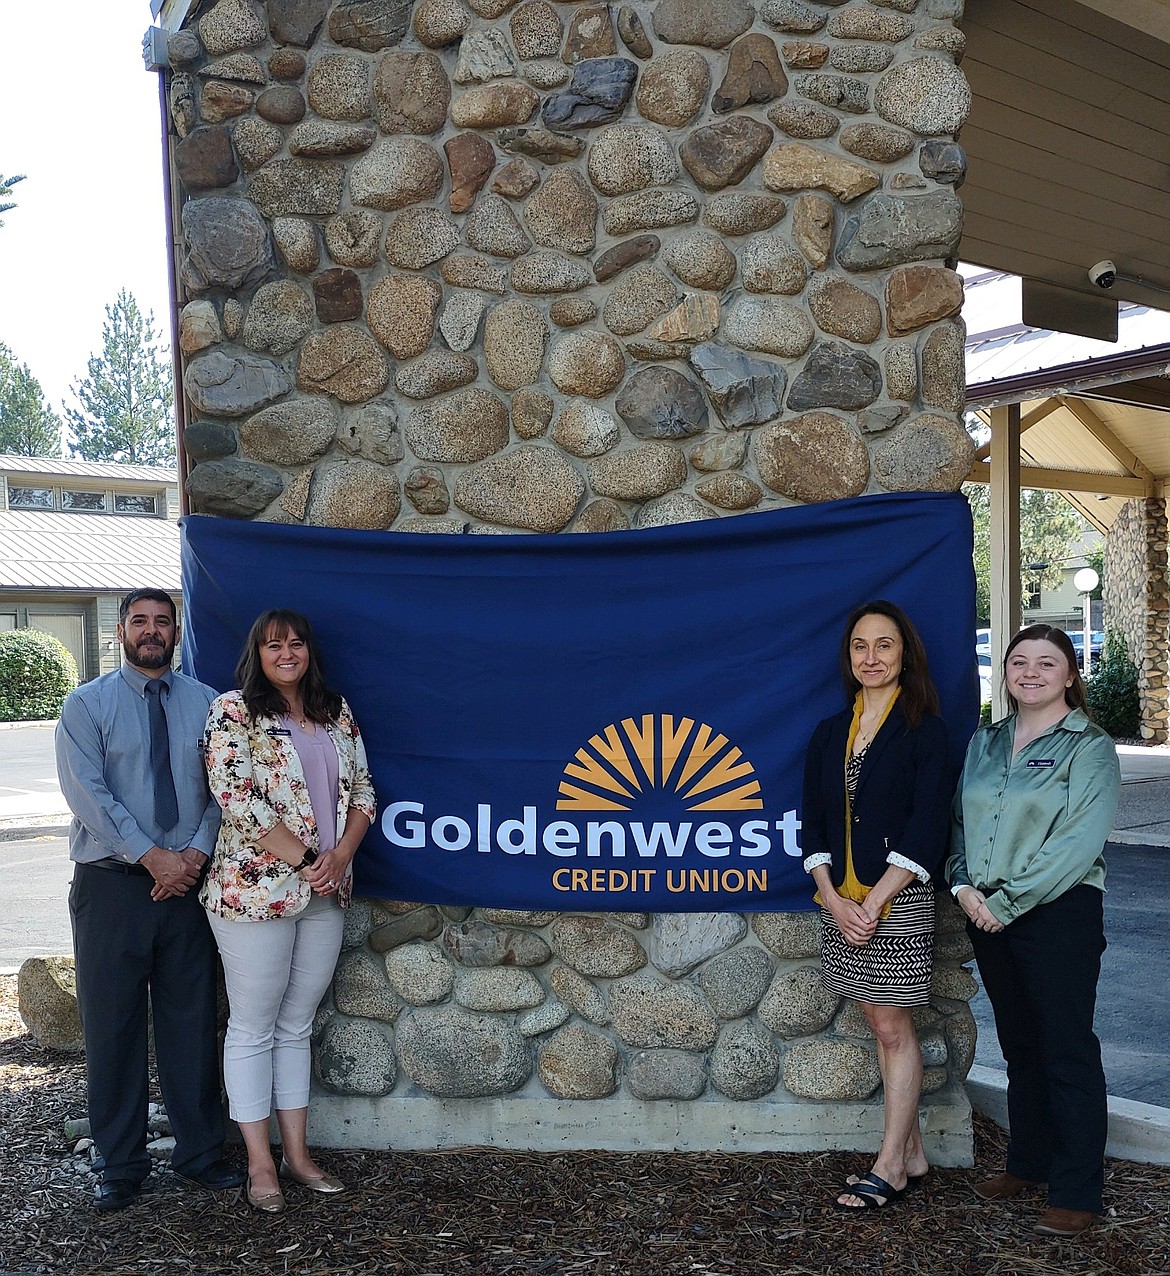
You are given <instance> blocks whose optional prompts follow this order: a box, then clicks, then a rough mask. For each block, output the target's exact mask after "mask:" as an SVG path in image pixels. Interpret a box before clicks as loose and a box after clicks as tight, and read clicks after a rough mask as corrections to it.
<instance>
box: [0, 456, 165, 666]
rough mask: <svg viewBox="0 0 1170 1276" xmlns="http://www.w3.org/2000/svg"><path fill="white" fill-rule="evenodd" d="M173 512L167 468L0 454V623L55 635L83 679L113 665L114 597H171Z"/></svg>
mask: <svg viewBox="0 0 1170 1276" xmlns="http://www.w3.org/2000/svg"><path fill="white" fill-rule="evenodd" d="M178 516H179V495H178V486H177V482H176V473H175V471H174V470H172V469H162V468H156V467H153V466H142V465H120V464H117V463H115V462H110V461H66V460H59V459H57V458H47V457H28V456H0V629H40V630H43V631H44V632H46V633H50V634H53V635H55V636H56V637H57V638H59V639H60V640H61V642H62V643H63V644H64V645H65V646H66V647H67V648H68V649H69V651H70V652H71V653H72V655H73V659H74V660H76V661H77V670H78V673H79V674H80V676H81V678H82V680H83V681H84V680H88V679H90V678H95V677H97V675H98V674H101V673H105V672H106V671H107V670H108V669H114V668H116V667H117V666H118V664H119V663H120V661H121V649H120V648H119V646H118V642H117V636H116V633H115V629H116V627H117V623H118V600H119V598H120V597H121V596H122V595H123V594H124V593H126V591H127V590H130V589H137V588H140V587H142V586H147V585H153V586H156V587H158V588H160V589H166V590H169V591H170V592H171V593H172V594H173V595H174V596H175V598H176V599H178V596H179V588H180V581H179V529H178V525H177V523H176V519H177V518H178Z"/></svg>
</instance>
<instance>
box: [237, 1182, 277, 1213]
mask: <svg viewBox="0 0 1170 1276" xmlns="http://www.w3.org/2000/svg"><path fill="white" fill-rule="evenodd" d="M244 1200H246V1201H247V1202H248V1204H249V1205H250V1206H251V1207H252V1208H253V1209H254V1210H259V1211H260V1213H261V1214H280V1213H281V1212H282V1211H283V1210H284V1207H285V1205H286V1201H285V1199H284V1193H283V1192H281V1190H280V1188H277V1189H276V1191H275V1192H265V1193H263V1195H257V1194H256V1193H255V1192H253V1191H252V1180H251V1179H249V1180H248V1181H247V1183H246V1184H245V1185H244Z"/></svg>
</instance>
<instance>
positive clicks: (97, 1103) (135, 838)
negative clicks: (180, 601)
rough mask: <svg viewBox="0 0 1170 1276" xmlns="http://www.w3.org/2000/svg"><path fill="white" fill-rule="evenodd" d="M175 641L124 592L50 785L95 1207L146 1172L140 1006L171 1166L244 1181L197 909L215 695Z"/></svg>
mask: <svg viewBox="0 0 1170 1276" xmlns="http://www.w3.org/2000/svg"><path fill="white" fill-rule="evenodd" d="M177 638H178V624H177V620H176V614H175V604H174V601H173V600H172V599H171V598H170V597H169V595H167V594H165V593H163V592H162V591H160V590H155V589H139V590H135V591H133V592H132V593H130V594H127V596H126V597H125V598H124V599H123V600H122V603H121V607H120V609H119V623H118V639H119V641H120V642H121V643H122V650H123V653H124V655H125V663H124V664H123V666H122V667H121V668H120V669H116V670H114V671H113V672H112V673H107V674H104V675H103V676H102V677H100V678H96V679H94V681H92V682H88V683H85V684H84V685H82V686H80V687H78V688H77V690H76V691H74V692H73V693H72V695H70V696H69V698H68V699H67V700H66V701H65V704H64V706H63V708H62V710H61V720H60V722H59V723H58V726H57V735H56V748H57V774H58V777H59V779H60V783H61V792H62V793H63V794H64V796H65V800H66V802H67V803H68V804H69V809H70V810H71V811H72V812H73V823H72V826H71V828H70V834H69V854H70V858H71V859H72V860H73V861H74V866H75V867H74V873H73V883H72V886H71V887H70V891H69V913H70V918H71V920H72V924H73V948H74V953H75V956H76V961H77V1001H78V1009H79V1010H80V1013H81V1023H82V1028H83V1029H84V1032H85V1050H86V1071H87V1084H88V1101H89V1117H90V1126H91V1132H92V1134H93V1138H94V1142H95V1143H96V1144H97V1149H98V1152H99V1153H100V1154H101V1157H102V1161H103V1163H104V1168H103V1172H102V1182H101V1183H99V1185H98V1188H97V1193H96V1197H95V1205H96V1207H97V1208H98V1209H99V1210H102V1211H110V1210H117V1209H122V1208H124V1207H125V1206H127V1205H129V1204H130V1203H131V1202H132V1201H133V1200H134V1198H135V1197H136V1196H137V1195H138V1192H139V1190H140V1188H141V1186H142V1183H143V1180H144V1179H145V1178H146V1176H147V1175H148V1174H149V1173H150V1164H151V1162H150V1156H149V1154H148V1152H147V1150H146V1133H147V1132H146V1118H147V1100H148V1093H149V1092H148V1056H147V997H148V994H149V999H150V1008H151V1012H152V1014H153V1021H154V1048H155V1061H156V1063H157V1067H158V1078H159V1085H160V1087H161V1089H162V1096H163V1102H164V1104H165V1105H166V1109H167V1115H168V1117H169V1119H170V1123H171V1132H172V1133H173V1135H174V1137H175V1150H174V1154H173V1156H172V1159H171V1164H172V1167H173V1169H174V1170H175V1171H176V1172H177V1173H179V1174H181V1175H182V1176H183V1177H185V1178H187V1179H190V1180H191V1181H193V1182H195V1183H198V1184H200V1185H202V1186H204V1187H208V1188H212V1189H223V1188H229V1187H237V1186H239V1184H240V1183H242V1182H243V1177H244V1176H243V1174H242V1173H241V1172H240V1171H239V1170H236V1169H234V1168H233V1167H232V1166H230V1165H228V1164H227V1163H226V1162H225V1161H224V1160H223V1159H222V1157H223V1139H224V1122H223V1106H222V1100H221V1097H220V1085H219V1060H218V1051H217V1041H216V1000H215V985H216V967H215V944H214V942H213V940H212V936H211V931H210V929H209V927H208V925H207V918H206V914H205V913H204V911H203V908H202V907H201V906H200V904H199V900H198V883H199V879H200V877H201V875H202V871H203V868H204V866H205V865H206V863H207V861H208V859H209V858H210V856H211V853H212V850H213V849H214V846H215V838H216V833H217V832H218V829H219V807H218V806H217V805H216V803H215V802H214V801H213V800H212V799H211V795H210V794H209V792H208V789H207V777H206V773H205V771H204V767H203V753H202V739H203V728H204V724H205V723H206V720H207V709H208V706H209V705H210V703H211V701H212V699H213V698H214V696H215V692H214V691H213V690H212V689H211V688H210V687H205V686H204V685H203V684H202V683H200V682H196V681H195V679H194V678H188V677H185V676H184V675H183V674H180V673H175V672H174V671H173V670H172V669H171V658H172V656H173V655H174V650H175V643H176V641H177ZM148 693H150V694H148ZM152 696H157V700H155V701H154V703H153V705H152V704H150V703H148V702H149V701H150V699H151V697H152ZM152 713H153V714H154V715H156V728H155V736H154V739H153V743H152V728H151V715H152ZM157 715H161V716H157ZM168 752H169V772H170V777H169V778H170V784H167V783H166V772H167V770H168V767H167V755H168ZM156 777H161V778H158V779H156ZM160 784H161V785H163V786H164V789H165V792H163V794H162V796H161V797H160V789H159V785H160ZM172 788H173V793H172V792H171V789H172ZM156 808H158V809H156ZM172 821H173V822H172ZM164 823H165V824H166V825H167V826H168V827H163V824H164Z"/></svg>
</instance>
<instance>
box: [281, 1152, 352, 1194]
mask: <svg viewBox="0 0 1170 1276" xmlns="http://www.w3.org/2000/svg"><path fill="white" fill-rule="evenodd" d="M280 1177H281V1178H282V1179H288V1180H289V1181H290V1182H292V1183H299V1184H300V1185H301V1187H307V1188H308V1189H309V1191H310V1192H320V1193H321V1194H322V1195H323V1196H336V1195H337V1193H338V1192H344V1191H345V1184H344V1183H343V1182H342V1181H341V1180H340V1179H335V1178H334V1177H333V1176H332V1175H331V1174H322V1175H320V1176H319V1177H318V1176H317V1175H313V1176H312V1177H310V1176H309V1175H307V1174H298V1173H297V1172H296V1170H294V1169H293V1168H292V1166H291V1165H289V1163H288V1162H287V1161H281V1163H280Z"/></svg>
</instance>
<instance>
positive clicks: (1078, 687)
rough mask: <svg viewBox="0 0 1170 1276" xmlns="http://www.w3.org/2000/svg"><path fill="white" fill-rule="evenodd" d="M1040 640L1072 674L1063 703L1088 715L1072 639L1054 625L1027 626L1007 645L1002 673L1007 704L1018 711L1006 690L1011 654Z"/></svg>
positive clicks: (1016, 705)
mask: <svg viewBox="0 0 1170 1276" xmlns="http://www.w3.org/2000/svg"><path fill="white" fill-rule="evenodd" d="M1037 638H1039V639H1041V640H1043V641H1044V642H1050V643H1051V644H1052V645H1053V646H1054V647H1055V648H1056V649H1057V651H1059V652H1060V654H1061V655H1062V656H1063V657H1064V658H1065V661H1066V663H1067V664H1068V671H1069V673H1071V674H1072V676H1073V680H1072V686H1071V687H1065V689H1064V702H1065V704H1066V705H1068V707H1069V708H1070V709H1083V710H1084V711H1085V712H1086V713H1088V708H1087V707H1086V704H1085V699H1086V697H1085V683H1084V679H1083V678H1082V677H1081V667H1080V664H1079V663H1078V661H1077V652H1076V648H1075V647H1074V646H1073V645H1072V639H1071V638H1070V637H1069V636H1068V634H1066V633H1065V632H1064V630H1063V629H1057V627H1056V626H1055V625H1029V626H1028V627H1027V629H1021V630H1020V632H1019V633H1018V634H1016V636H1015V637H1014V638H1013V639H1012V640H1011V642H1009V643H1008V645H1007V651H1005V652H1004V653H1003V672H1004V694H1005V695H1006V696H1007V698H1008V702H1009V703H1010V704H1011V706H1012V708H1013V709H1017V710H1018V709H1019V707H1020V706H1019V704H1017V703H1016V698H1015V696H1013V695H1012V693H1011V692H1010V691H1008V689H1007V666H1008V660H1010V659H1011V654H1012V652H1013V651H1015V649H1016V648H1017V647H1018V646H1019V645H1020V643H1022V642H1029V641H1031V640H1033V639H1037Z"/></svg>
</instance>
